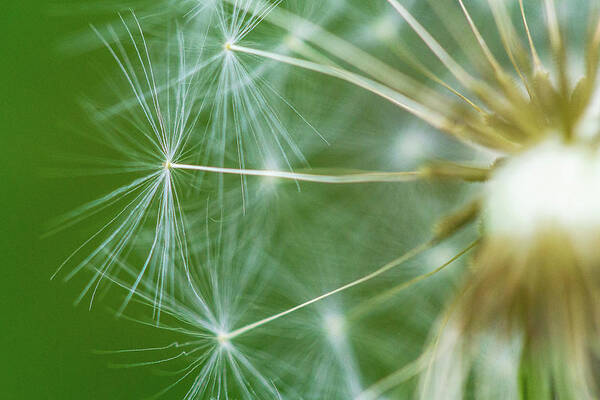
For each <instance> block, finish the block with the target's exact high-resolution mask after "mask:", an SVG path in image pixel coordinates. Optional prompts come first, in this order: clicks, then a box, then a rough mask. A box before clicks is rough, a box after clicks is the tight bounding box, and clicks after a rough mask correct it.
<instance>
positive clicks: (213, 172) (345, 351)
mask: <svg viewBox="0 0 600 400" xmlns="http://www.w3.org/2000/svg"><path fill="white" fill-rule="evenodd" d="M313 3H314V4H313ZM317 3H318V4H317ZM321 3H323V4H321ZM325 3H327V4H325ZM367 3H368V4H367ZM374 3H377V4H374ZM574 3H577V5H576V6H572V5H571V4H574ZM574 3H569V4H567V3H566V2H560V3H559V2H556V1H555V0H529V1H525V0H506V1H505V0H488V1H487V2H476V1H467V0H441V1H437V0H424V1H421V2H417V1H401V0H370V1H369V2H364V1H360V0H356V1H347V2H340V1H332V2H313V1H310V0H306V1H299V0H298V1H296V0H287V1H286V0H277V1H275V0H273V1H266V0H265V1H263V0H210V1H196V0H186V1H181V2H161V4H160V6H159V7H158V8H160V9H161V10H162V11H164V10H165V9H168V10H169V11H170V12H171V13H172V14H173V16H172V20H169V22H168V23H164V22H162V23H157V25H153V24H152V22H153V16H155V15H159V16H160V17H161V18H164V15H163V14H162V13H156V12H155V11H154V12H153V11H148V10H145V13H143V14H141V15H142V17H140V16H139V15H138V14H137V12H134V11H131V12H130V13H127V14H125V13H123V14H119V19H118V22H117V23H116V24H108V25H106V26H98V27H96V26H93V27H92V30H93V31H94V33H95V34H96V35H97V37H98V38H99V40H100V41H101V42H102V43H103V44H104V46H105V48H106V49H108V53H109V54H110V56H111V57H112V58H113V61H115V62H116V67H117V69H118V71H119V72H120V74H121V78H122V80H121V81H120V83H116V84H115V85H114V86H115V87H116V88H117V89H116V91H115V93H116V95H117V99H118V101H117V103H116V104H112V105H111V106H108V107H107V106H102V105H100V104H95V103H94V104H92V103H91V102H89V103H86V106H87V108H88V110H90V111H91V112H92V116H93V118H92V119H93V121H94V122H95V124H96V125H97V127H98V128H99V129H100V130H101V131H103V135H104V138H103V140H104V143H105V144H108V147H109V148H110V150H109V152H112V154H114V157H116V158H117V160H111V161H110V164H111V165H113V166H114V165H118V167H116V168H114V169H113V170H110V171H109V172H116V173H117V174H124V175H126V176H127V179H128V180H126V183H125V184H123V186H121V187H119V188H117V189H115V190H114V191H112V192H110V193H109V194H108V195H104V196H103V197H101V198H99V199H98V200H95V201H92V202H90V203H89V204H87V205H84V206H83V207H81V208H80V209H78V210H76V211H74V212H73V213H71V214H69V215H67V216H66V218H65V219H64V220H61V224H63V225H67V226H70V225H71V224H73V223H79V222H81V221H82V220H84V218H86V216H87V217H90V216H92V217H93V216H96V214H102V215H104V213H107V214H110V213H109V212H108V211H110V212H112V214H110V215H109V216H108V217H107V218H108V222H105V223H104V224H103V225H101V228H100V230H99V231H98V232H97V233H95V234H93V236H92V237H91V238H90V239H88V240H87V241H85V242H84V243H83V245H81V247H79V248H78V250H77V251H75V253H73V255H72V256H71V257H69V259H68V260H67V261H66V262H65V265H68V264H70V263H75V267H74V269H73V272H71V273H70V274H68V276H67V278H71V277H73V276H74V275H75V274H78V273H80V272H82V271H84V270H86V269H88V270H89V271H91V275H92V278H91V280H90V281H89V283H88V284H87V286H86V287H85V288H84V290H83V292H82V294H81V297H80V299H81V298H83V296H84V295H86V294H88V293H91V298H92V299H91V300H92V301H96V293H97V292H98V291H100V290H101V289H105V290H109V289H110V288H111V287H116V288H118V289H122V291H123V292H124V295H123V296H122V297H123V298H122V299H120V304H119V306H118V312H117V313H118V314H119V315H125V314H128V311H129V309H130V308H131V309H132V310H136V309H138V307H139V306H141V309H144V310H146V309H148V308H149V309H150V310H152V311H151V313H148V314H143V312H142V317H138V315H137V314H133V316H132V319H135V320H138V321H139V322H142V323H143V324H145V325H148V327H149V328H152V329H155V330H157V331H161V332H165V333H166V335H168V336H169V337H170V338H172V340H173V342H171V344H168V345H166V346H158V347H151V348H139V349H130V350H120V351H116V352H115V353H117V354H119V355H120V356H123V357H138V356H140V357H149V358H144V361H141V362H128V361H127V360H126V361H125V362H124V365H126V366H140V367H141V366H173V370H174V371H175V372H174V373H173V374H174V375H176V376H177V378H176V379H175V380H174V382H172V383H171V384H169V385H168V386H167V387H166V388H165V390H164V391H163V392H161V393H160V394H165V393H167V392H168V393H173V392H172V391H177V390H178V388H179V387H184V388H185V389H184V390H183V391H182V393H180V394H178V395H180V397H181V398H184V399H186V400H196V399H209V398H210V399H213V398H214V399H237V398H243V399H267V398H274V399H279V398H280V399H305V398H306V399H308V398H310V399H348V398H355V399H360V400H367V399H392V398H414V397H418V398H421V399H423V400H429V399H444V400H446V399H467V398H476V399H492V400H493V399H540V400H545V399H547V400H550V399H593V398H596V397H597V396H598V395H599V392H598V390H597V383H598V382H597V381H598V378H597V375H598V372H597V367H596V366H597V362H598V357H597V340H598V335H599V334H600V331H599V329H598V328H599V326H598V321H599V320H598V318H599V317H600V315H599V311H600V310H599V309H598V304H600V302H599V301H600V253H598V251H597V248H598V243H599V241H600V208H598V207H600V189H598V187H597V186H598V182H600V149H599V147H598V135H599V134H600V90H599V88H600V82H599V80H598V69H599V67H600V9H598V7H597V5H596V4H594V3H593V2H592V1H588V0H577V1H575V2H574ZM584 13H585V14H587V15H586V16H585V17H587V18H588V20H589V23H588V24H587V25H586V27H585V28H582V24H581V23H580V19H581V18H583V17H582V15H583V14H584ZM169 15H170V14H169ZM366 16H368V18H367V17H366ZM361 19H364V22H365V23H364V26H360V29H358V28H356V25H357V23H355V21H356V20H358V21H359V22H360V21H361ZM432 21H433V22H432ZM145 24H148V25H149V26H151V27H152V29H151V30H150V31H149V32H146V31H145V30H144V26H145ZM575 25H576V26H575ZM573 31H574V32H573ZM348 32H350V33H348ZM353 32H359V33H356V34H353ZM570 35H573V36H574V37H570ZM582 43H583V44H582ZM329 85H330V86H329ZM121 86H123V87H125V88H126V89H125V90H123V89H122V87H121ZM396 114H397V115H396ZM396 117H397V118H399V120H393V118H396ZM388 120H389V121H391V122H389V121H388ZM407 121H410V122H407ZM388 129H391V130H400V131H401V132H400V133H401V134H400V137H395V136H392V135H391V133H390V134H389V135H387V136H386V134H385V133H380V132H379V131H386V130H388ZM409 130H411V131H412V130H415V132H408V131H409ZM374 131H375V132H377V133H376V134H373V132H374ZM421 132H422V134H421ZM426 135H432V136H426ZM377 146H379V147H377ZM373 149H378V150H379V151H381V152H382V153H381V155H380V153H378V152H375V151H372V150H373ZM427 149H429V150H432V149H433V150H432V151H430V153H429V154H422V153H424V152H425V151H426V150H427ZM454 149H460V150H456V151H454ZM398 150H400V151H398ZM384 152H386V153H385V155H383V154H384ZM389 152H392V153H394V154H391V155H390V154H388V153H389ZM397 153H399V154H400V156H398V154H397ZM398 158H400V159H401V160H399V161H398ZM123 160H126V161H123ZM391 160H396V161H397V164H394V162H392V161H391ZM102 161H106V160H104V159H103V160H102ZM424 193H428V195H429V198H426V197H427V196H425V195H424ZM65 221H68V224H66V223H65ZM90 248H91V250H90V251H89V253H88V254H86V251H88V250H89V249H90ZM470 253H473V255H472V257H471V259H470V261H469V268H466V269H461V267H460V266H458V267H456V269H457V270H456V271H451V270H450V268H449V266H451V265H453V264H455V263H456V264H458V261H459V260H464V259H465V258H466V257H467V256H466V255H467V254H470ZM77 258H80V259H78V260H77V261H76V262H75V261H73V260H74V259H77ZM430 264H431V265H430ZM138 311H139V310H138ZM174 365H176V366H174ZM184 382H187V383H186V384H187V386H186V385H184V384H183V383H184ZM179 390H182V389H179Z"/></svg>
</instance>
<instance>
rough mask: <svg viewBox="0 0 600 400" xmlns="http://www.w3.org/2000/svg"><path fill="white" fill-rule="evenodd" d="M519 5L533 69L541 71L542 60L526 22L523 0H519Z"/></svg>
mask: <svg viewBox="0 0 600 400" xmlns="http://www.w3.org/2000/svg"><path fill="white" fill-rule="evenodd" d="M519 7H520V9H521V17H522V18H523V25H525V32H526V33H527V40H528V41H529V48H530V49H531V57H532V58H533V63H534V66H535V69H536V71H541V70H542V62H541V61H540V56H539V55H538V52H537V50H536V48H535V44H534V43H533V37H532V36H531V30H530V29H529V23H528V22H527V16H526V14H525V6H524V5H523V0H519Z"/></svg>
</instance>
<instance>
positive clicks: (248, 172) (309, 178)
mask: <svg viewBox="0 0 600 400" xmlns="http://www.w3.org/2000/svg"><path fill="white" fill-rule="evenodd" d="M168 165H169V168H175V169H188V170H195V171H205V172H216V173H220V174H232V175H242V176H264V177H269V178H281V179H291V180H296V181H305V182H319V183H340V184H343V183H367V182H409V181H414V180H417V179H418V178H419V177H420V176H421V175H422V172H420V171H406V172H361V173H355V174H347V175H319V174H304V173H297V172H288V171H274V170H261V169H240V168H222V167H209V166H204V165H188V164H168Z"/></svg>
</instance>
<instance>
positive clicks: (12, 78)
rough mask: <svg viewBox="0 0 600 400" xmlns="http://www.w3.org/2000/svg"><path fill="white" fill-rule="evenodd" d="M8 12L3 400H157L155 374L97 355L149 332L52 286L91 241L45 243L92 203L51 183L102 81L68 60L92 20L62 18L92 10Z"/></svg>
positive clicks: (75, 237) (38, 5)
mask: <svg viewBox="0 0 600 400" xmlns="http://www.w3.org/2000/svg"><path fill="white" fill-rule="evenodd" d="M1 3H2V5H1V6H0V33H1V34H0V43H1V50H2V51H1V58H2V61H0V69H1V71H0V80H1V82H2V85H1V91H0V93H1V94H2V101H1V107H0V122H1V135H2V140H1V142H0V143H1V146H2V147H1V148H2V153H3V156H2V162H1V164H2V165H3V166H4V167H3V168H2V169H1V171H2V172H1V173H0V176H1V182H2V188H1V189H0V199H1V200H0V202H1V203H2V214H1V216H0V227H1V228H0V236H1V241H0V243H1V244H2V245H1V250H2V252H1V254H2V279H1V281H0V282H2V293H1V294H0V304H1V305H2V317H1V320H0V321H1V328H2V329H1V330H0V332H1V333H0V337H1V340H2V343H3V344H4V348H3V350H2V352H1V353H2V356H1V359H2V363H1V364H0V369H2V373H0V377H1V378H0V379H1V380H2V382H0V398H2V399H7V400H9V399H10V400H12V399H133V398H144V397H148V396H150V395H152V394H154V393H156V392H158V391H159V390H160V389H161V388H162V387H163V386H160V385H161V384H162V383H161V384H158V383H156V384H155V385H156V386H154V387H153V386H152V384H153V379H148V371H147V370H144V369H143V368H142V369H128V370H125V371H124V370H122V369H121V370H119V369H114V368H108V367H107V366H108V363H109V362H110V357H107V356H102V355H97V354H94V353H93V351H92V350H94V349H115V348H123V347H124V346H125V347H127V346H129V347H134V343H128V338H132V337H140V335H142V337H143V335H146V334H147V333H148V331H147V330H145V329H143V328H141V327H139V326H136V325H135V324H132V323H127V322H124V321H120V322H119V321H117V320H116V319H115V318H114V317H112V316H111V314H110V313H108V312H104V310H103V309H102V306H99V307H97V309H95V310H93V311H92V312H90V311H88V309H87V304H86V303H83V304H81V305H79V306H77V307H74V306H73V299H74V298H75V297H76V296H77V294H78V289H79V288H78V286H79V285H78V283H76V282H74V283H73V284H64V283H63V282H62V281H61V280H60V279H57V280H54V281H51V280H50V277H51V275H52V274H53V273H54V271H55V270H56V268H57V267H58V266H59V265H60V264H61V262H62V261H63V260H64V258H65V256H66V255H68V254H69V253H70V252H71V251H72V250H73V244H74V243H79V242H81V232H79V233H78V232H77V230H68V231H67V232H63V233H61V234H60V235H56V236H51V237H49V238H47V239H42V238H41V237H42V235H43V233H44V229H45V224H46V223H48V222H49V221H50V220H51V219H52V218H53V217H56V216H58V215H60V214H61V213H64V212H66V211H68V210H69V209H72V208H73V207H74V206H76V205H78V204H82V203H83V202H85V201H88V200H90V194H89V193H88V194H87V195H86V193H85V190H84V189H83V188H82V181H81V180H79V179H65V178H60V179H56V178H51V177H48V173H47V171H48V169H49V168H48V167H49V165H52V163H54V162H55V161H56V158H55V155H56V153H57V152H63V153H64V152H65V143H66V142H65V140H66V138H68V137H69V135H70V136H73V135H72V132H71V131H69V128H71V127H70V126H69V123H70V122H71V121H77V120H78V119H80V118H81V111H79V110H80V109H79V108H78V107H77V104H76V102H77V96H78V95H80V94H82V93H83V92H84V90H85V88H86V86H88V85H90V84H93V82H94V79H96V77H97V74H94V68H93V66H92V65H91V62H86V60H85V58H83V57H72V56H68V55H65V54H64V53H62V52H61V51H59V47H60V45H61V43H62V41H64V39H65V37H67V36H68V35H69V34H72V33H73V32H75V31H81V30H83V29H87V23H88V19H87V18H86V17H85V15H83V14H80V15H77V14H76V15H71V16H65V15H64V14H63V13H61V12H60V10H61V9H66V8H67V7H68V6H69V5H76V6H79V5H82V4H83V3H85V1H81V0H77V1H72V2H64V1H63V2H52V3H50V2H48V1H44V0H22V1H2V2H1ZM69 3H70V4H69ZM65 121H69V123H65ZM82 145H83V144H82ZM61 155H62V154H61ZM83 186H85V185H83Z"/></svg>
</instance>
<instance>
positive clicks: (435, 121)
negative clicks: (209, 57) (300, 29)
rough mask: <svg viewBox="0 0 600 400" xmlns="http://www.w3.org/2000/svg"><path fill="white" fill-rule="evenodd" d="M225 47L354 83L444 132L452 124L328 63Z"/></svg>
mask: <svg viewBox="0 0 600 400" xmlns="http://www.w3.org/2000/svg"><path fill="white" fill-rule="evenodd" d="M227 49H228V50H231V51H236V52H240V53H246V54H251V55H255V56H258V57H264V58H268V59H271V60H274V61H278V62H281V63H284V64H289V65H292V66H295V67H299V68H303V69H306V70H310V71H315V72H319V73H321V74H324V75H329V76H332V77H335V78H338V79H341V80H343V81H346V82H348V83H351V84H353V85H356V86H358V87H360V88H362V89H365V90H367V91H369V92H371V93H374V94H376V95H378V96H380V97H383V98H384V99H386V100H388V101H390V102H392V103H394V104H396V105H397V106H399V107H400V108H403V109H404V110H406V111H408V112H410V113H411V114H413V115H415V116H417V117H418V118H420V119H422V120H423V121H425V122H427V123H429V124H431V125H432V126H433V127H435V128H438V129H440V130H443V131H446V132H451V129H452V124H450V122H449V121H448V120H447V118H445V117H443V116H442V115H440V114H437V113H435V112H433V111H432V110H430V109H428V108H426V107H425V106H423V105H422V104H420V103H418V102H416V101H414V100H412V99H410V98H409V97H407V96H405V95H403V94H401V93H399V92H397V91H396V90H394V89H391V88H390V87H388V86H385V85H383V84H381V83H379V82H376V81H374V80H372V79H369V78H366V77H364V76H362V75H358V74H355V73H353V72H350V71H347V70H345V69H341V68H338V67H333V66H330V65H323V64H317V63H314V62H312V61H307V60H302V59H298V58H294V57H289V56H285V55H282V54H277V53H272V52H269V51H264V50H258V49H252V48H249V47H244V46H238V45H236V44H227Z"/></svg>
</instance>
